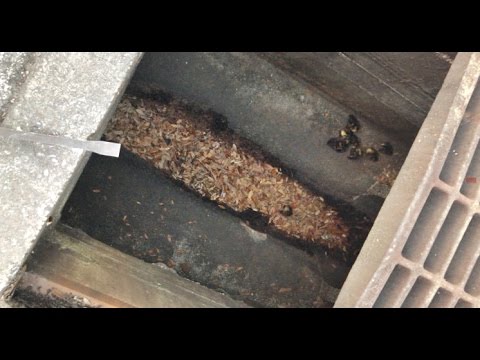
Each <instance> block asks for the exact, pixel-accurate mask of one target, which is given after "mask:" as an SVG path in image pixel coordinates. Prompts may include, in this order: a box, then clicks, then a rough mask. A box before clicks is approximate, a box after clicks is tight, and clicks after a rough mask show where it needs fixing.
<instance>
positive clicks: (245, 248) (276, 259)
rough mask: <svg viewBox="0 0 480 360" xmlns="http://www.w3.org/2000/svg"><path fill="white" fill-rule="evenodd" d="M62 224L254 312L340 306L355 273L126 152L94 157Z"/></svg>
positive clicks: (64, 212) (84, 173)
mask: <svg viewBox="0 0 480 360" xmlns="http://www.w3.org/2000/svg"><path fill="white" fill-rule="evenodd" d="M61 221H62V222H64V223H66V224H67V225H69V226H72V227H77V228H80V229H82V230H83V231H85V232H86V233H87V234H88V235H90V236H92V237H93V238H96V239H97V240H100V241H102V242H104V243H106V244H108V245H111V246H113V247H115V248H117V249H119V250H121V251H123V252H125V253H127V254H131V255H134V256H136V257H138V258H141V259H143V260H145V261H147V262H162V263H165V264H167V265H168V266H169V267H171V268H173V269H175V270H176V271H177V272H178V273H179V274H180V275H182V276H184V277H186V278H188V279H191V280H194V281H197V282H199V283H201V284H203V285H205V286H208V287H210V288H213V289H216V290H218V291H222V292H225V293H228V294H230V295H231V296H232V297H233V298H236V299H239V300H243V301H245V302H246V303H248V304H250V305H254V306H261V307H329V306H332V305H333V302H334V301H335V299H336V296H337V293H338V289H339V288H340V287H341V285H342V283H343V281H344V279H345V277H346V275H347V273H348V269H349V267H348V266H346V265H345V264H343V263H342V262H340V261H336V260H334V259H333V258H331V257H328V256H325V255H324V254H323V253H317V254H316V255H312V254H309V253H307V252H306V251H304V250H302V249H299V248H297V247H293V246H291V245H290V244H288V243H286V242H285V241H282V240H281V239H278V238H276V237H273V236H271V235H269V234H266V233H263V232H260V231H257V230H254V229H252V228H250V227H248V226H247V225H246V223H245V222H243V221H242V220H241V219H240V218H238V217H236V216H234V215H232V214H231V213H229V212H227V211H226V210H223V209H221V208H219V207H218V206H217V205H216V204H214V203H212V202H209V201H207V200H204V199H201V198H200V197H198V196H197V195H195V194H193V193H191V192H190V191H188V190H185V189H183V188H182V187H180V186H179V185H178V184H177V183H174V182H173V181H172V180H170V179H168V178H166V177H165V176H164V175H163V174H162V173H161V172H160V171H158V170H156V169H154V168H153V167H151V166H150V165H148V164H147V163H146V162H144V161H143V160H141V159H139V158H137V157H136V156H134V155H132V154H130V153H128V152H126V151H124V150H122V153H121V156H120V158H119V159H114V158H107V157H100V156H96V155H92V157H91V159H90V161H89V163H88V164H87V166H86V168H85V171H84V172H83V174H82V176H81V177H80V179H79V182H78V183H77V186H76V188H75V189H74V191H73V193H72V195H71V197H70V199H69V200H68V202H67V204H66V206H65V208H64V211H63V214H62V219H61Z"/></svg>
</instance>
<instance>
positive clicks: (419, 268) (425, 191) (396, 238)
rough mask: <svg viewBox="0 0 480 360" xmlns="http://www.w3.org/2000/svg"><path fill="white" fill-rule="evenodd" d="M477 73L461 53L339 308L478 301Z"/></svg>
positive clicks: (476, 65)
mask: <svg viewBox="0 0 480 360" xmlns="http://www.w3.org/2000/svg"><path fill="white" fill-rule="evenodd" d="M479 74H480V54H479V53H462V54H459V55H457V58H456V60H455V61H454V63H453V65H452V67H451V69H450V72H449V74H448V76H447V78H446V79H445V82H444V84H443V87H442V89H441V91H440V92H439V94H438V96H437V99H436V100H435V103H434V104H433V106H432V108H431V110H430V112H429V115H428V116H427V118H426V120H425V122H424V124H423V126H422V128H421V130H420V132H419V134H418V136H417V138H416V140H415V143H414V145H413V146H412V148H411V150H410V153H409V155H408V158H407V160H406V161H405V164H404V166H403V167H402V170H401V172H400V174H399V176H398V178H397V180H396V183H395V184H394V186H393V188H392V190H391V192H390V194H389V195H388V197H387V199H386V201H385V204H384V206H383V208H382V210H381V212H380V214H379V216H378V218H377V220H376V222H375V224H374V227H373V228H372V230H371V232H370V234H369V237H368V239H367V241H366V243H365V245H364V247H363V249H362V251H361V253H360V255H359V257H358V259H357V261H356V263H355V265H354V267H353V268H352V270H351V272H350V274H349V276H348V278H347V280H346V282H345V284H344V286H343V288H342V291H341V293H340V295H339V297H338V299H337V302H336V304H335V306H336V307H407V308H408V307H479V306H480V257H479V255H480V202H479V200H480V144H479V139H480V85H477V82H478V78H479Z"/></svg>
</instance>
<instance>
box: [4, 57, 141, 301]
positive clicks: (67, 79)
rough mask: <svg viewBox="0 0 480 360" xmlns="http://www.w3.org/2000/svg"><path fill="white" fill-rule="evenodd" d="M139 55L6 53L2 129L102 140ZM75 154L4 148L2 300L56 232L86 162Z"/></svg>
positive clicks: (27, 146) (18, 145)
mask: <svg viewBox="0 0 480 360" xmlns="http://www.w3.org/2000/svg"><path fill="white" fill-rule="evenodd" d="M141 56H142V54H141V53H33V54H25V53H2V54H1V55H0V116H2V117H1V118H0V122H1V123H2V124H1V125H2V126H4V127H8V128H11V129H15V130H19V131H31V132H38V133H42V134H50V135H63V136H66V137H70V138H73V139H90V140H93V139H98V138H99V137H100V136H101V134H102V132H103V129H104V126H105V125H106V122H107V121H108V119H109V118H110V116H111V114H112V111H113V110H114V109H115V107H116V103H117V101H118V100H119V98H120V96H121V95H122V93H123V90H124V88H125V86H126V85H127V83H128V81H129V78H130V76H131V75H132V73H133V72H134V70H135V68H136V65H137V64H138V62H139V60H140V58H141ZM88 157H89V154H88V153H86V152H84V151H82V150H77V149H68V148H61V147H56V146H49V145H41V144H33V143H27V142H18V141H15V140H8V141H6V140H3V139H2V140H0V295H3V294H4V293H5V291H6V290H7V289H8V287H9V284H10V283H11V282H12V281H13V280H14V278H15V275H16V273H17V271H18V270H19V269H20V268H21V267H22V264H23V263H24V261H25V259H26V258H27V257H28V255H29V253H30V251H31V249H32V248H33V246H34V245H35V243H36V241H37V239H38V238H39V236H40V235H41V234H42V232H43V231H44V230H45V229H46V228H47V227H49V226H50V225H51V224H54V223H55V222H56V221H57V219H58V214H59V212H60V211H61V208H62V206H63V204H64V202H65V200H66V199H67V197H68V195H69V194H70V191H71V190H72V189H73V187H74V185H75V183H76V180H77V178H78V176H79V175H80V173H81V172H82V170H83V167H84V165H85V163H86V161H87V160H88Z"/></svg>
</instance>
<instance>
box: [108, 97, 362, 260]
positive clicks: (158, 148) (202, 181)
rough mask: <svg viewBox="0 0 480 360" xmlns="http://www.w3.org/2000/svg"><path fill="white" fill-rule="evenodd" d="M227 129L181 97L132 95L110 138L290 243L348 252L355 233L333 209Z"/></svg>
mask: <svg viewBox="0 0 480 360" xmlns="http://www.w3.org/2000/svg"><path fill="white" fill-rule="evenodd" d="M226 129H227V125H226V119H224V118H221V117H218V116H214V115H212V114H210V113H208V112H204V113H199V112H198V111H197V112H193V111H191V109H189V108H188V107H186V106H185V105H184V104H182V103H181V102H179V101H177V100H174V99H170V100H168V101H160V100H158V99H150V98H137V97H133V96H128V95H127V96H125V97H124V98H123V100H122V101H121V103H120V104H119V106H118V108H117V111H116V113H115V115H114V117H113V119H112V121H111V122H110V123H109V125H108V127H107V130H106V133H105V137H106V139H107V140H108V141H115V142H119V143H121V144H122V145H123V146H124V147H125V148H126V149H127V150H129V151H131V152H132V153H135V154H137V155H138V156H140V157H142V158H144V159H146V160H148V161H150V162H151V163H152V164H153V165H154V166H155V167H157V168H159V169H161V170H163V171H164V172H166V173H167V174H168V175H169V176H171V177H172V178H174V179H177V180H180V181H182V182H183V183H184V184H185V185H186V186H188V187H189V188H191V189H193V190H194V191H196V192H197V193H198V194H200V195H201V196H203V197H206V198H208V199H210V200H213V201H215V202H217V203H218V204H219V206H222V207H223V206H227V207H229V208H231V209H233V210H234V211H236V212H238V213H245V212H254V213H258V214H259V216H262V218H265V219H266V221H267V222H268V226H272V227H274V228H275V230H277V231H280V232H281V233H284V234H286V235H287V236H289V237H291V238H297V239H299V240H300V241H304V242H307V243H315V244H318V245H322V246H325V247H327V248H329V249H336V250H340V251H342V252H347V251H349V246H350V243H349V241H350V240H349V231H350V228H349V226H348V225H347V224H346V222H345V221H343V219H342V218H341V217H340V215H339V214H338V212H337V211H336V210H335V209H334V208H332V207H331V206H329V205H327V204H326V203H325V201H324V199H323V198H322V197H320V196H318V195H315V194H313V193H312V192H311V191H309V190H308V189H307V188H305V187H304V186H302V185H301V184H300V183H299V182H297V181H296V180H294V179H292V178H290V177H288V176H287V175H286V174H284V173H283V172H282V169H281V167H279V166H278V167H277V166H274V165H272V163H271V162H269V160H268V159H267V157H266V156H264V155H263V153H262V152H260V151H258V150H256V149H255V148H254V147H251V146H249V145H248V144H249V143H248V141H246V140H245V139H242V138H241V137H240V136H238V135H236V134H234V133H232V132H231V131H225V130H226ZM355 231H356V232H358V230H355Z"/></svg>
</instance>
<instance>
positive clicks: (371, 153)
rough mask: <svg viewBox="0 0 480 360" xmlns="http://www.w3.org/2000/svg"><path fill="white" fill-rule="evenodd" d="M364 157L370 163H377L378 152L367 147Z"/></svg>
mask: <svg viewBox="0 0 480 360" xmlns="http://www.w3.org/2000/svg"><path fill="white" fill-rule="evenodd" d="M365 155H366V156H367V158H368V159H369V160H371V161H378V151H377V150H375V149H374V148H373V147H368V148H366V149H365Z"/></svg>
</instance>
